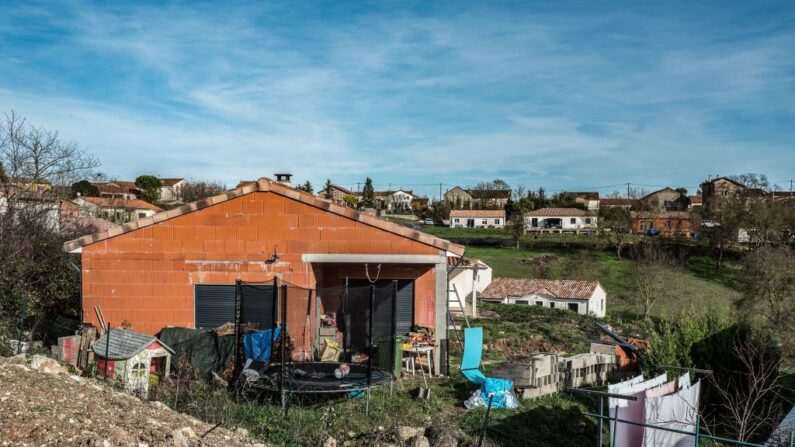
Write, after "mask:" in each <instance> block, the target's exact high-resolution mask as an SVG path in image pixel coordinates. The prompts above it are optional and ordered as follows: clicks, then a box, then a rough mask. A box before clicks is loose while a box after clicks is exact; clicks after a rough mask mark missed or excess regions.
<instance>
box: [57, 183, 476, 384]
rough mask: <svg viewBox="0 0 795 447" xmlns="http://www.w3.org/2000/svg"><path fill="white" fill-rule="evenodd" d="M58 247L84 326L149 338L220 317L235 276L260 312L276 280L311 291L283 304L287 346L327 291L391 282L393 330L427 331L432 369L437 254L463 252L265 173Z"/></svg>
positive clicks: (311, 323)
mask: <svg viewBox="0 0 795 447" xmlns="http://www.w3.org/2000/svg"><path fill="white" fill-rule="evenodd" d="M64 249H65V250H66V251H68V252H70V253H81V254H82V259H81V261H82V292H83V297H82V300H83V303H82V306H83V315H84V319H85V320H86V321H87V322H90V323H93V324H94V325H98V321H97V318H96V315H95V310H94V306H95V305H99V306H101V309H102V311H103V313H104V316H105V319H106V320H107V321H108V322H109V323H110V324H112V326H113V327H118V326H120V325H121V324H122V323H123V322H124V323H125V324H129V325H131V326H132V328H133V329H134V330H136V331H138V332H142V333H146V334H152V335H154V334H156V333H158V332H159V331H160V330H161V329H162V328H164V327H168V326H179V327H188V328H211V327H216V326H217V325H218V324H222V323H224V322H226V321H229V320H230V319H231V318H233V316H234V297H235V283H236V281H237V280H242V281H251V282H262V283H264V285H263V286H261V287H258V288H257V289H256V290H254V289H252V290H253V292H252V293H259V294H260V295H262V302H263V303H267V304H264V305H263V306H262V308H261V309H259V310H258V311H262V312H263V314H265V313H268V312H269V310H268V309H270V308H271V307H270V306H271V303H272V301H273V300H274V298H273V296H274V293H273V290H269V289H268V288H269V287H270V286H269V284H271V283H272V282H273V280H274V278H275V279H276V280H277V281H278V282H279V284H288V285H290V286H291V287H295V288H296V289H305V290H310V291H316V296H317V299H315V300H314V301H312V300H311V299H310V300H305V301H303V302H304V303H310V304H309V306H310V307H309V308H307V304H303V305H300V306H292V307H290V306H288V309H289V313H288V316H287V324H288V327H289V328H290V331H291V337H292V338H293V339H294V340H293V341H294V342H296V344H297V345H298V344H300V343H298V342H297V340H295V338H296V337H297V336H298V335H300V334H299V331H300V332H302V333H304V338H305V339H307V340H310V341H311V343H316V342H317V341H318V339H319V337H318V327H319V326H320V317H319V316H321V315H323V312H324V311H325V309H324V307H325V306H326V305H327V304H326V302H325V301H323V300H322V299H321V298H326V297H325V295H326V294H327V292H326V291H327V290H332V289H334V288H337V289H338V288H339V287H341V286H342V284H343V283H344V282H345V281H346V280H348V281H350V282H351V283H358V284H369V282H368V281H369V280H371V279H372V280H374V281H376V279H377V281H376V282H379V281H380V282H384V281H390V280H398V282H397V284H398V286H397V287H399V290H398V293H397V299H396V300H395V301H397V303H396V304H395V305H394V308H395V309H396V312H395V313H394V314H390V315H396V316H395V317H394V318H395V319H399V321H397V322H396V323H395V322H392V324H396V325H397V326H398V327H399V328H404V329H405V328H407V327H410V326H411V325H413V324H420V325H424V326H428V327H430V328H432V329H434V331H435V334H436V341H437V344H438V346H439V349H436V352H435V357H436V358H435V363H436V366H437V367H440V366H443V365H444V364H445V363H446V362H445V361H443V360H442V359H443V358H445V356H446V352H443V351H444V349H445V345H446V339H447V324H446V318H447V315H446V312H447V257H448V256H461V255H463V252H464V247H462V246H460V245H455V244H452V243H450V242H448V241H445V240H442V239H439V238H435V237H432V236H429V235H427V234H425V233H421V232H418V231H415V230H412V229H409V228H406V227H403V226H400V225H397V224H393V223H390V222H387V221H384V220H381V219H378V218H376V217H374V216H371V215H367V214H361V213H359V212H357V211H355V210H353V209H351V208H346V207H344V206H340V205H337V204H334V203H331V202H330V201H327V200H324V199H320V198H317V197H315V196H313V195H312V194H309V193H304V192H301V191H298V190H296V189H294V188H292V187H290V186H288V185H286V184H282V183H279V182H275V181H271V180H269V179H265V178H263V179H260V180H258V181H257V182H254V183H251V184H247V185H244V186H242V187H240V188H237V189H235V190H232V191H229V192H228V193H226V194H223V195H219V196H215V197H210V198H208V199H205V200H201V201H198V202H194V203H190V204H186V205H184V206H182V207H179V208H175V209H172V210H169V211H166V212H161V213H158V214H155V215H154V216H152V217H148V218H143V219H140V220H137V221H135V222H130V223H127V224H124V225H119V226H115V227H113V228H111V229H110V230H108V231H104V232H100V233H96V234H93V235H90V236H85V237H82V238H80V239H76V240H74V241H70V242H67V243H66V244H64ZM365 265H367V268H365ZM378 266H380V268H379V267H378ZM390 283H391V281H390ZM244 293H245V292H244ZM321 294H322V295H324V296H323V297H321V296H320V295H321ZM288 299H291V298H288ZM330 299H332V300H333V299H334V297H331V298H330ZM230 303H231V304H230ZM230 306H231V307H230ZM271 317H272V315H271V316H269V318H271ZM354 323H355V322H354ZM389 323H390V322H388V321H387V322H378V321H377V322H376V324H382V325H383V324H389ZM314 347H315V348H316V347H317V346H314ZM311 348H312V347H311V346H307V349H311ZM437 371H440V370H439V369H437Z"/></svg>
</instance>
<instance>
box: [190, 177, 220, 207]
mask: <svg viewBox="0 0 795 447" xmlns="http://www.w3.org/2000/svg"><path fill="white" fill-rule="evenodd" d="M181 191H182V192H181V194H182V201H183V202H185V203H190V202H196V201H198V200H202V199H206V198H207V197H212V196H217V195H219V194H223V193H224V192H225V191H226V186H225V185H224V184H223V183H221V182H220V181H218V180H214V181H205V180H194V179H190V180H188V181H187V182H186V184H185V185H184V186H183V187H182V190H181Z"/></svg>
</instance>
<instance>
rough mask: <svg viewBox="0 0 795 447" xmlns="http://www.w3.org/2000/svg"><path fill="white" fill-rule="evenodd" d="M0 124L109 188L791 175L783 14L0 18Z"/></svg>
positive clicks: (591, 183) (673, 11)
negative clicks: (74, 152)
mask: <svg viewBox="0 0 795 447" xmlns="http://www.w3.org/2000/svg"><path fill="white" fill-rule="evenodd" d="M0 10H2V13H0V112H4V113H7V112H9V111H11V110H14V111H15V112H17V113H18V114H20V115H23V116H25V117H27V119H28V121H29V122H30V123H33V124H35V125H37V126H43V127H45V128H47V129H51V130H58V131H59V132H60V135H61V137H62V138H64V139H66V140H73V141H77V142H78V143H79V144H80V145H81V146H82V147H83V148H85V149H87V150H88V151H90V152H92V153H94V154H96V155H97V156H98V157H99V159H100V160H101V162H102V166H101V167H100V169H99V170H100V171H101V172H102V173H104V174H106V175H108V176H110V177H112V178H118V179H134V177H135V176H137V175H139V174H144V173H147V174H155V175H160V176H164V177H186V178H194V179H207V180H220V181H222V182H224V183H225V184H226V185H227V186H229V187H234V186H235V185H236V184H237V182H238V181H239V180H241V179H253V178H258V177H263V176H268V177H272V174H273V173H275V172H285V171H286V172H291V173H293V174H294V175H295V177H294V181H299V182H303V181H305V180H310V181H311V182H312V183H313V184H314V185H315V187H316V188H318V187H320V185H321V184H322V183H323V182H325V180H326V179H327V178H330V179H332V180H333V181H334V182H335V183H338V184H340V185H344V186H347V187H352V188H354V189H355V188H356V187H357V183H360V182H363V180H364V178H365V177H366V176H370V177H372V178H373V179H374V182H375V186H376V188H377V189H387V188H389V187H390V186H391V187H392V188H405V189H413V190H415V191H416V192H418V193H420V194H427V195H429V196H433V195H436V196H438V194H439V184H440V183H441V184H442V188H443V190H446V189H448V188H450V187H452V186H454V185H461V186H466V185H474V184H476V183H478V182H479V181H488V180H491V179H494V178H501V179H504V180H505V181H507V182H508V183H509V184H511V185H514V186H516V185H522V186H526V187H528V188H533V189H535V188H538V187H539V186H544V187H545V188H546V189H547V190H548V191H555V190H563V189H567V190H596V191H599V192H600V193H602V194H608V193H611V192H613V191H622V190H625V189H626V187H625V186H622V184H624V183H627V182H631V183H633V184H635V185H639V186H638V187H639V188H642V189H647V190H653V189H655V188H656V187H657V186H672V187H680V186H681V187H687V188H689V189H690V190H691V192H693V193H694V192H695V191H696V189H697V187H698V185H699V184H700V182H701V181H702V180H704V179H705V178H706V177H707V176H708V175H731V174H740V173H746V172H755V173H764V174H766V175H767V176H768V178H769V179H770V180H771V181H772V182H773V183H777V184H779V185H781V186H782V187H784V188H786V189H788V188H789V179H792V178H794V177H795V2H793V1H791V0H783V1H778V2H767V1H754V2H745V1H716V2H707V1H704V2H692V1H682V2H678V1H666V2H646V1H624V2H618V1H616V2H612V1H600V2H593V1H583V2H558V1H520V2H497V1H494V2H482V1H471V2H470V1H465V0H461V1H455V2H445V1H433V2H428V1H425V0H418V1H395V2H393V1H376V2H358V1H357V2H347V1H330V2H317V3H316V2H292V1H290V2H288V1H284V2H282V1H278V2H277V1H263V2H246V3H224V4H223V5H219V4H213V3H210V2H185V3H180V2H173V3H172V2H169V3H163V4H160V2H158V3H147V2H129V4H128V3H127V2H125V3H109V2H98V3H91V2H75V3H68V4H67V3H58V4H56V3H55V2H41V3H36V2H24V3H23V2H11V3H7V4H6V3H4V2H3V1H0Z"/></svg>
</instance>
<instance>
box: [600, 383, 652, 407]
mask: <svg viewBox="0 0 795 447" xmlns="http://www.w3.org/2000/svg"><path fill="white" fill-rule="evenodd" d="M641 382H643V375H640V376H635V377H633V378H631V379H629V380H625V381H623V382H618V383H614V384H612V385H607V392H608V393H611V394H624V393H623V392H622V391H624V390H626V389H629V387H631V386H632V385H637V384H639V383H641ZM622 402H626V401H625V400H623V399H612V398H610V399H608V400H607V407H608V408H614V407H617V406H621V403H622Z"/></svg>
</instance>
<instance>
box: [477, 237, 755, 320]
mask: <svg viewBox="0 0 795 447" xmlns="http://www.w3.org/2000/svg"><path fill="white" fill-rule="evenodd" d="M542 255H547V256H548V258H549V259H551V260H552V261H551V262H550V263H549V266H548V267H546V268H539V267H537V266H536V265H534V264H533V263H532V261H529V260H531V259H532V258H535V257H538V256H542ZM466 256H468V257H472V258H477V259H480V260H482V261H483V262H485V263H486V264H488V265H490V266H491V267H492V268H493V269H494V277H495V278H499V277H508V278H539V277H546V278H549V279H580V280H590V281H599V282H600V283H601V284H602V286H603V287H604V288H605V289H606V290H607V294H608V314H609V315H612V316H615V317H627V318H634V317H637V315H638V313H639V312H642V308H641V307H640V305H639V303H637V302H636V300H635V299H634V297H635V294H634V293H633V289H634V286H633V281H632V277H631V275H630V272H629V270H630V267H631V263H632V262H633V261H631V260H626V259H624V260H619V259H618V258H617V257H616V254H615V253H613V252H610V251H604V250H583V249H577V250H560V249H559V250H543V251H541V250H526V249H520V250H516V249H512V248H488V247H475V246H470V247H467V251H466ZM739 273H740V270H739V266H738V265H736V264H731V263H727V264H725V266H724V268H723V269H722V270H720V271H719V270H717V269H715V267H714V263H713V262H712V261H711V260H710V259H705V258H691V259H689V260H688V262H687V265H686V266H685V267H666V268H664V271H663V272H662V273H661V274H663V275H665V278H666V284H667V286H666V291H665V296H664V299H660V300H659V301H658V302H657V303H655V305H654V306H655V307H653V308H652V312H651V313H652V316H655V317H667V318H673V317H676V316H677V315H680V314H682V313H693V312H695V313H707V312H720V313H724V312H729V311H730V310H731V305H732V303H733V302H734V301H735V300H737V299H738V298H739V296H740V292H739V291H738V290H737V287H738V285H737V284H738V280H737V278H738V275H739Z"/></svg>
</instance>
